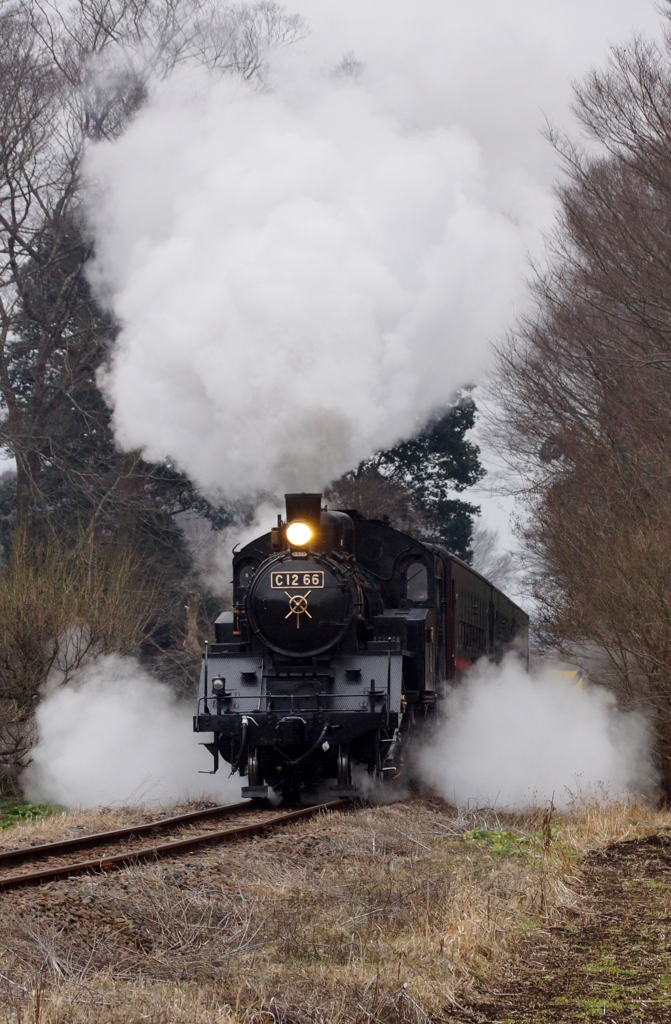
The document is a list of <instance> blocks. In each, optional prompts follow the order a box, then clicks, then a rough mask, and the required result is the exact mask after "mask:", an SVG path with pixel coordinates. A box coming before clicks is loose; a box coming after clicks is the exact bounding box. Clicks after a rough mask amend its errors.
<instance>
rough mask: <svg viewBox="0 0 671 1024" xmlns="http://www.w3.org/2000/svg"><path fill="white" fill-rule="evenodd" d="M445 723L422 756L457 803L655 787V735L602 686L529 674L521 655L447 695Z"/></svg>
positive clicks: (431, 776) (429, 774) (528, 800)
mask: <svg viewBox="0 0 671 1024" xmlns="http://www.w3.org/2000/svg"><path fill="white" fill-rule="evenodd" d="M446 704H447V706H446V707H445V709H444V713H443V719H444V720H443V723H442V725H441V726H439V727H438V729H437V730H436V733H435V735H434V737H433V739H432V741H431V742H430V743H428V744H427V745H426V746H425V747H423V748H422V750H421V751H420V752H419V755H418V763H419V768H420V772H421V775H422V777H423V778H424V779H425V780H426V781H427V782H429V783H430V784H431V785H432V786H434V787H435V788H436V789H437V790H438V791H439V792H440V793H441V794H442V795H443V796H444V797H445V798H446V799H447V800H449V801H450V802H452V803H455V804H457V805H459V806H465V805H468V804H472V805H473V804H474V805H476V806H487V805H489V806H497V807H501V808H511V807H524V806H527V805H533V804H538V803H543V802H545V801H547V800H550V799H554V802H555V805H556V806H558V807H563V806H566V804H567V803H568V802H569V801H570V799H571V795H572V794H573V795H576V794H579V793H582V794H586V795H590V796H592V797H597V798H599V797H602V798H618V797H623V796H630V795H632V794H636V795H638V794H640V793H641V792H650V790H651V789H654V783H655V774H654V771H653V769H652V765H651V759H650V737H649V734H648V730H647V728H646V723H645V721H644V720H643V718H642V717H641V716H639V715H636V714H632V713H623V712H621V711H618V709H617V708H616V706H615V701H614V698H613V697H612V695H611V694H610V693H609V692H608V691H607V690H604V689H603V688H602V687H596V686H589V685H587V684H584V685H583V686H577V685H576V684H575V682H574V681H571V680H567V679H565V678H563V677H562V676H560V675H558V673H557V671H556V670H555V669H553V668H550V667H546V668H544V669H541V670H540V671H538V672H536V673H534V674H532V675H529V674H527V673H526V672H525V671H524V669H523V668H522V666H521V665H520V663H519V661H518V660H517V658H516V657H515V656H514V655H510V656H508V657H507V658H506V659H505V660H504V662H503V663H502V665H500V666H496V665H491V664H487V663H482V664H481V665H479V666H476V667H475V669H473V670H472V671H471V673H470V675H469V678H468V680H467V681H466V682H465V683H464V685H463V686H460V687H457V688H455V689H454V690H453V691H452V693H451V695H450V696H449V697H448V699H447V702H446Z"/></svg>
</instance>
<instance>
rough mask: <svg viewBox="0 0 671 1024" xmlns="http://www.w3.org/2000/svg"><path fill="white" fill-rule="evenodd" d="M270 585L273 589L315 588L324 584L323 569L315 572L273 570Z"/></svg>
mask: <svg viewBox="0 0 671 1024" xmlns="http://www.w3.org/2000/svg"><path fill="white" fill-rule="evenodd" d="M270 586H271V587H272V588H273V590H295V589H296V587H298V589H299V590H302V589H305V590H315V589H318V588H320V587H323V586H324V573H323V571H322V570H321V569H319V570H314V571H313V572H271V574H270Z"/></svg>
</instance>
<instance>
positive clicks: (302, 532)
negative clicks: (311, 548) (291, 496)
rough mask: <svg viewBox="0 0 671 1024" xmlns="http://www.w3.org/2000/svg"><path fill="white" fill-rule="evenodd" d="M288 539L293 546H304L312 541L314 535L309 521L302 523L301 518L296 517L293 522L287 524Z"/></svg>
mask: <svg viewBox="0 0 671 1024" xmlns="http://www.w3.org/2000/svg"><path fill="white" fill-rule="evenodd" d="M286 533H287V540H288V541H289V543H290V544H291V546H292V548H304V547H305V545H306V544H308V543H309V542H310V539H311V537H312V530H311V529H310V527H309V526H308V524H307V523H302V522H301V521H300V520H299V519H296V520H295V521H294V522H293V523H289V525H288V526H287V531H286Z"/></svg>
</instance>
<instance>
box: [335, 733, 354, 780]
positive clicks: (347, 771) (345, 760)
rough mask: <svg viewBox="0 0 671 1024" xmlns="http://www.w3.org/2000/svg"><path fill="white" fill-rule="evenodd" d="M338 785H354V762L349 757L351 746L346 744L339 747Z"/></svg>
mask: <svg viewBox="0 0 671 1024" xmlns="http://www.w3.org/2000/svg"><path fill="white" fill-rule="evenodd" d="M338 785H339V786H351V785H352V761H351V759H350V756H349V745H348V744H346V743H345V744H343V745H341V746H339V747H338Z"/></svg>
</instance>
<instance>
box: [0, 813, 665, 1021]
mask: <svg viewBox="0 0 671 1024" xmlns="http://www.w3.org/2000/svg"><path fill="white" fill-rule="evenodd" d="M126 814H128V812H126ZM73 817H74V816H73ZM76 820H77V825H75V826H72V825H71V822H69V819H68V818H64V819H59V818H52V819H48V820H47V821H46V822H45V821H41V822H37V823H34V824H25V825H20V826H16V827H15V828H13V829H9V830H6V832H5V834H3V836H2V838H3V839H5V837H7V839H9V836H7V832H11V833H13V834H12V836H11V839H12V840H13V841H12V845H23V844H24V843H26V842H31V841H42V839H44V838H45V829H48V830H49V837H52V838H53V837H55V835H56V834H57V833H58V834H63V833H64V832H65V831H71V829H72V827H75V828H76V827H77V826H80V825H81V824H82V823H85V822H86V820H88V819H87V816H85V815H80V816H77V818H76ZM125 820H127V817H124V814H123V812H115V813H112V812H109V813H107V814H102V813H100V812H99V813H97V814H96V815H95V816H92V820H91V825H92V827H93V828H95V829H98V828H103V827H112V826H113V825H114V824H117V823H119V824H120V823H121V822H122V821H125ZM59 822H60V831H59V829H58V828H57V825H58V823H59ZM669 827H671V818H670V817H669V815H668V814H666V813H662V812H657V811H654V810H652V809H650V808H647V807H645V806H638V805H616V806H610V807H607V808H602V807H599V806H598V805H597V804H596V803H595V804H586V803H582V804H579V805H576V807H575V808H573V810H572V812H571V813H570V814H568V815H564V816H559V815H556V814H555V815H553V817H552V820H551V821H550V820H549V818H548V815H547V814H544V813H543V812H538V813H535V814H529V815H526V816H510V815H505V816H504V815H498V816H497V815H496V814H495V813H494V812H476V813H470V814H467V815H465V814H462V815H455V814H454V813H453V812H450V810H449V808H447V807H445V805H443V804H441V803H440V802H438V801H433V800H429V799H425V800H416V801H414V802H412V803H398V804H392V805H386V806H383V807H370V808H362V809H359V810H357V811H354V812H351V813H342V814H330V815H322V816H320V817H319V818H317V819H312V820H309V821H302V822H297V823H296V824H295V825H293V826H291V827H289V828H287V829H286V830H285V831H283V832H277V833H274V834H273V835H271V836H269V837H267V838H264V839H257V840H252V841H250V840H247V841H244V842H239V843H237V844H235V845H232V846H227V847H223V848H219V849H211V850H209V851H207V852H199V853H197V854H192V855H191V856H189V857H183V858H181V859H179V860H175V861H171V862H163V863H160V864H155V865H147V866H142V867H138V868H136V869H134V870H126V871H124V872H120V873H118V874H110V875H107V876H98V877H93V878H76V879H71V880H69V881H68V882H59V883H52V885H51V886H49V887H47V888H46V889H42V890H39V891H38V890H25V891H22V892H19V893H13V894H7V895H6V896H4V897H2V898H0V912H1V915H2V917H1V919H0V920H1V924H0V972H1V973H2V975H3V977H2V978H0V985H2V984H4V986H5V990H6V992H5V1000H4V1007H5V1009H4V1011H3V1012H4V1017H3V1016H0V1019H1V1020H3V1021H11V1022H12V1024H19V1022H21V1024H27V1022H31V1024H65V1022H66V1021H67V1022H79V1021H91V1022H93V1021H95V1022H96V1024H107V1022H110V1024H112V1022H114V1024H130V1022H139V1021H150V1022H152V1024H159V1022H161V1024H163V1022H165V1024H168V1022H170V1024H182V1022H183V1024H187V1022H188V1024H201V1022H202V1024H205V1022H207V1024H215V1022H225V1024H229V1022H230V1024H251V1022H254V1024H256V1022H260V1021H261V1020H264V1021H266V1022H267V1021H272V1020H277V1021H283V1022H287V1024H288V1022H292V1024H293V1022H304V1021H306V1022H307V1021H325V1022H326V1021H328V1022H329V1024H331V1022H333V1024H341V1022H342V1024H345V1022H355V1021H356V1022H364V1021H365V1022H371V1024H372V1022H375V1021H385V1022H386V1021H389V1022H413V1024H425V1022H426V1021H429V1020H432V1021H433V1020H440V1019H444V1018H445V1016H446V1015H447V1014H449V1011H450V1008H451V1007H454V1006H458V1005H459V1004H460V1003H461V1002H462V1001H464V1000H468V999H469V997H470V996H471V995H472V994H473V992H474V991H476V990H477V989H478V988H482V987H483V986H485V985H486V984H487V983H488V982H491V981H492V979H494V978H495V977H496V975H497V973H498V972H500V971H502V970H504V969H505V967H506V966H507V965H509V964H510V962H511V958H514V957H515V952H516V949H517V947H518V943H519V939H520V937H521V936H523V935H525V934H528V933H529V931H532V930H534V929H539V928H543V927H545V926H546V925H547V924H548V923H550V924H551V923H553V922H554V921H556V920H558V919H560V918H561V917H563V916H565V915H567V914H568V915H571V914H575V913H577V912H579V910H580V907H579V903H578V900H577V897H576V896H575V894H574V891H573V887H572V884H571V879H572V877H573V876H574V875H575V872H576V870H577V865H578V857H579V856H581V855H583V854H584V853H586V852H588V851H589V850H592V849H596V848H599V847H602V846H604V845H607V844H608V843H611V842H613V841H617V840H620V839H624V838H634V837H636V836H641V835H646V834H650V833H652V832H655V831H659V830H661V829H666V828H669ZM87 831H88V829H87Z"/></svg>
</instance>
